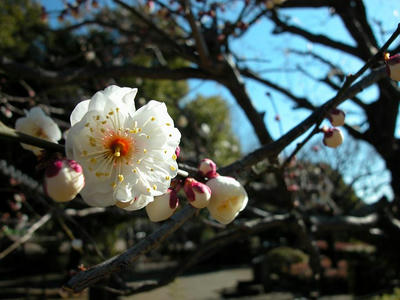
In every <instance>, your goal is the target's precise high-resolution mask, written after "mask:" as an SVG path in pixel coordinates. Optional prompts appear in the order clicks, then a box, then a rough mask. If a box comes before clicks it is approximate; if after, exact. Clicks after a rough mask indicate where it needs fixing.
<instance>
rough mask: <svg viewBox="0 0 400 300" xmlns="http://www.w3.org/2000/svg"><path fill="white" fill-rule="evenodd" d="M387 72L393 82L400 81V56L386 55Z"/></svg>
mask: <svg viewBox="0 0 400 300" xmlns="http://www.w3.org/2000/svg"><path fill="white" fill-rule="evenodd" d="M385 63H386V72H387V73H388V75H389V76H390V78H392V79H393V80H396V81H400V54H396V55H393V56H390V55H389V53H386V54H385Z"/></svg>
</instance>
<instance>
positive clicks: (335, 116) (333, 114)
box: [328, 108, 346, 127]
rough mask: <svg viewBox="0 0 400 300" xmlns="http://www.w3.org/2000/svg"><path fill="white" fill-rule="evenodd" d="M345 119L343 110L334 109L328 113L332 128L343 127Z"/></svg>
mask: <svg viewBox="0 0 400 300" xmlns="http://www.w3.org/2000/svg"><path fill="white" fill-rule="evenodd" d="M345 117H346V114H345V113H344V111H343V110H341V109H337V108H334V109H332V110H331V111H330V112H329V116H328V119H329V121H330V122H331V124H332V126H335V127H337V126H343V125H344V119H345Z"/></svg>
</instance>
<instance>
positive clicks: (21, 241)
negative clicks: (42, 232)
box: [0, 213, 51, 260]
mask: <svg viewBox="0 0 400 300" xmlns="http://www.w3.org/2000/svg"><path fill="white" fill-rule="evenodd" d="M50 218H51V213H47V214H45V215H44V216H42V217H41V218H40V219H39V220H37V221H36V222H35V223H34V224H32V226H31V227H29V229H28V231H27V232H26V233H25V234H24V235H23V236H22V237H21V238H19V239H18V240H16V241H15V242H14V243H13V244H11V246H9V247H8V248H6V249H5V250H3V251H2V252H0V260H2V259H3V258H4V257H6V256H7V255H8V254H10V253H11V252H13V251H14V250H15V249H17V248H18V247H19V246H21V245H22V244H24V243H26V242H27V241H29V240H30V239H31V238H32V236H33V234H34V233H35V231H36V230H38V229H39V228H40V227H42V226H43V225H44V224H46V223H47V221H49V220H50Z"/></svg>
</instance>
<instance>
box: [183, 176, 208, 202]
mask: <svg viewBox="0 0 400 300" xmlns="http://www.w3.org/2000/svg"><path fill="white" fill-rule="evenodd" d="M183 189H184V190H185V194H186V196H187V198H188V199H189V203H190V204H191V205H192V206H194V207H196V208H204V207H206V206H207V205H208V203H209V201H210V198H211V190H210V188H209V187H208V186H207V185H205V184H204V183H201V182H198V181H197V180H195V179H193V178H187V179H186V181H185V185H184V186H183Z"/></svg>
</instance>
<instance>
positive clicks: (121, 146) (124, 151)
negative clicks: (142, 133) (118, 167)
mask: <svg viewBox="0 0 400 300" xmlns="http://www.w3.org/2000/svg"><path fill="white" fill-rule="evenodd" d="M105 147H106V148H107V149H110V152H111V154H112V155H113V156H115V157H124V156H126V155H128V154H129V153H131V152H132V150H133V149H132V148H134V147H133V144H132V141H131V139H129V138H128V137H121V136H112V137H111V138H110V139H108V140H107V141H106V143H105Z"/></svg>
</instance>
